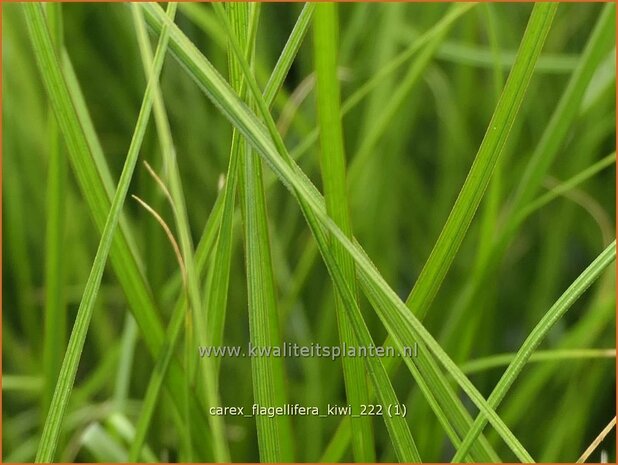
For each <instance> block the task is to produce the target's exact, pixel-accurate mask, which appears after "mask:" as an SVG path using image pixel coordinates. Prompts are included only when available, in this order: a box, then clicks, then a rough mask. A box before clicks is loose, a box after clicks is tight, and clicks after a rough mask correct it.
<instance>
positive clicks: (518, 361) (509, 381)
mask: <svg viewBox="0 0 618 465" xmlns="http://www.w3.org/2000/svg"><path fill="white" fill-rule="evenodd" d="M615 259H616V241H614V242H613V243H611V244H610V245H609V246H608V247H607V248H606V249H605V250H604V251H603V252H602V253H601V254H600V255H599V256H598V257H597V258H596V259H595V260H594V261H593V262H592V263H591V264H590V265H589V266H588V268H586V269H585V270H584V272H583V273H582V274H581V275H579V277H578V278H577V279H576V280H575V281H574V282H573V284H571V285H570V286H569V288H568V289H567V290H566V291H565V292H564V294H562V295H561V296H560V298H559V299H558V300H557V301H556V303H555V304H554V305H552V307H551V308H550V309H549V310H548V311H547V313H545V315H543V318H542V319H541V321H539V323H538V324H537V325H536V326H535V327H534V329H533V330H532V332H531V333H530V334H529V335H528V337H527V338H526V340H525V341H524V343H523V344H522V346H521V348H520V349H519V350H518V351H517V354H516V355H515V358H514V359H513V361H512V362H511V363H510V364H509V367H508V368H507V369H506V371H505V372H504V374H503V375H502V377H501V378H500V381H498V384H497V385H496V387H495V388H494V390H493V392H492V393H491V395H490V396H489V399H487V402H488V403H489V405H490V406H491V408H493V409H495V408H497V407H498V405H500V402H501V401H502V399H504V396H505V395H506V393H507V392H508V390H509V388H510V387H511V386H512V385H513V382H515V380H516V379H517V376H518V375H519V374H520V373H521V371H522V370H523V368H524V367H525V366H526V363H527V361H528V359H529V358H530V356H531V355H532V353H533V352H534V349H535V348H536V347H538V346H539V344H540V343H541V342H542V341H543V339H544V338H545V336H547V333H548V332H549V330H550V329H551V328H552V327H553V326H554V325H555V324H556V322H558V321H559V320H560V319H561V318H562V317H563V316H564V314H565V313H566V312H567V311H568V310H569V308H571V306H572V305H573V303H574V302H575V301H576V300H577V299H578V298H579V297H580V296H581V295H582V294H583V293H584V292H585V291H586V289H588V288H589V287H590V286H591V285H592V284H593V283H594V282H595V281H596V280H597V278H598V277H599V276H600V275H601V273H602V272H603V271H604V270H605V268H607V266H609V265H610V264H611V263H612V262H613V261H614V260H615ZM486 424H487V421H486V419H485V418H484V415H483V414H481V415H479V416H478V417H477V418H476V420H475V422H474V425H473V427H472V429H471V430H470V432H469V433H468V435H467V436H466V438H465V439H464V441H463V442H462V444H461V447H460V448H459V449H458V450H457V454H455V457H454V458H453V462H457V461H460V460H461V458H462V457H464V456H465V454H466V453H467V449H468V448H469V447H470V445H471V444H472V442H474V440H475V439H476V437H477V436H478V434H479V433H480V432H481V431H482V430H483V428H484V427H485V425H486Z"/></svg>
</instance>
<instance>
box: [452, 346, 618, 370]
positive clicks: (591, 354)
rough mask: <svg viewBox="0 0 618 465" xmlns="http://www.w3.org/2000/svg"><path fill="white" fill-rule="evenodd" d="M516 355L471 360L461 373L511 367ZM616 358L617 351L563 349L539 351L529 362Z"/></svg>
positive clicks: (491, 356)
mask: <svg viewBox="0 0 618 465" xmlns="http://www.w3.org/2000/svg"><path fill="white" fill-rule="evenodd" d="M516 356H517V354H516V353H510V354H498V355H490V356H489V357H484V358H479V359H476V360H470V361H469V362H466V363H464V364H463V365H461V371H463V372H464V373H466V374H472V373H478V372H481V371H485V370H491V369H493V368H499V367H502V366H509V365H510V364H511V363H512V362H513V360H515V357H516ZM599 358H616V349H562V350H559V349H558V350H537V351H536V352H534V353H533V354H531V355H530V358H529V359H528V362H554V361H560V360H579V359H599Z"/></svg>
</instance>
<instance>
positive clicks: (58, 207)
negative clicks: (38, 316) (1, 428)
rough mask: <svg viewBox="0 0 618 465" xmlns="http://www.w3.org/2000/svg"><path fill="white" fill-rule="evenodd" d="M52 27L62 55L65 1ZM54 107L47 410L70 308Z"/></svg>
mask: <svg viewBox="0 0 618 465" xmlns="http://www.w3.org/2000/svg"><path fill="white" fill-rule="evenodd" d="M47 20H48V23H49V31H50V35H51V37H52V40H53V41H54V45H55V50H56V53H57V54H58V55H61V54H62V52H63V49H64V43H63V40H62V35H63V29H62V5H61V4H60V3H50V4H48V5H47ZM52 112H53V109H52V108H51V106H50V108H49V118H50V119H49V133H50V134H49V139H50V141H49V143H50V153H49V167H48V174H47V211H48V214H47V225H46V232H45V235H46V244H45V325H44V331H45V333H44V336H43V340H44V344H43V346H44V348H43V358H44V363H43V366H44V367H45V375H44V379H45V393H44V395H43V396H42V399H43V412H47V409H48V408H49V404H50V402H51V399H52V397H53V394H54V386H55V384H56V379H57V377H58V373H59V372H60V366H61V365H62V354H63V353H64V349H65V345H66V334H67V329H66V326H67V314H66V312H67V310H66V304H65V296H64V286H65V282H64V280H65V272H64V266H63V252H62V250H63V247H64V229H65V228H64V218H65V208H66V207H65V195H66V193H65V191H66V179H67V162H66V156H65V154H64V153H63V152H62V151H63V147H62V139H61V137H62V136H61V134H60V130H59V129H58V124H57V123H56V119H55V116H54V115H53V113H52Z"/></svg>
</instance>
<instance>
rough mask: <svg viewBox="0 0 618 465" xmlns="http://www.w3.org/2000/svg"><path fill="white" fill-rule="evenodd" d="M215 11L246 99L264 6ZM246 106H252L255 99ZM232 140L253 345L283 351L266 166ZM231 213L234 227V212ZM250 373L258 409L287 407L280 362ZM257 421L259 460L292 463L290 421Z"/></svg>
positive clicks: (254, 364)
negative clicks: (245, 65) (243, 64)
mask: <svg viewBox="0 0 618 465" xmlns="http://www.w3.org/2000/svg"><path fill="white" fill-rule="evenodd" d="M213 6H214V7H215V10H216V11H217V13H218V16H219V18H220V20H221V21H222V22H223V24H224V26H225V29H226V31H227V32H228V47H229V51H228V61H229V67H230V81H231V83H232V86H234V87H235V90H236V91H237V92H238V93H239V95H241V96H245V95H246V94H245V92H244V89H245V88H246V83H245V79H244V78H243V74H242V71H241V68H240V66H239V64H238V63H237V57H236V56H235V54H234V52H233V51H232V50H236V51H237V52H239V53H240V54H241V55H242V56H243V58H244V57H247V58H248V60H249V61H252V60H253V56H254V54H255V50H254V44H255V33H256V32H257V24H258V21H259V13H260V8H259V7H260V5H259V4H257V3H256V4H247V3H230V4H228V5H227V11H226V10H225V9H224V8H223V7H222V6H221V5H219V4H213ZM235 47H238V48H235ZM240 47H242V49H241V48H240ZM245 98H247V97H245ZM247 103H248V104H250V100H248V101H247ZM233 137H234V138H236V139H237V146H236V148H237V150H238V152H237V153H236V154H232V156H237V157H238V158H239V159H238V162H239V167H238V169H239V174H240V179H241V183H240V184H239V187H240V193H241V194H240V195H241V206H242V212H243V219H244V221H243V223H244V225H245V231H244V236H245V237H244V243H245V265H246V270H247V292H248V311H249V335H250V341H251V344H252V345H253V346H254V347H277V346H281V345H282V342H283V341H282V338H281V330H280V328H279V325H280V323H279V313H278V309H277V297H276V289H275V283H274V273H273V267H272V256H271V250H270V231H269V227H268V216H267V212H266V199H265V195H264V184H263V180H262V162H261V160H260V159H259V158H257V157H254V156H252V155H251V148H250V146H249V145H248V144H247V143H246V141H245V140H243V139H241V138H240V134H238V133H236V131H235V135H234V136H233ZM233 148H234V147H233ZM228 213H229V215H228V216H229V217H230V223H231V217H232V215H233V208H232V209H230V210H229V212H228ZM251 373H252V380H253V398H254V402H255V403H256V404H258V405H263V406H266V407H276V406H279V405H284V404H285V403H286V399H287V394H286V391H285V389H286V387H285V385H286V381H285V372H284V367H283V363H282V360H281V359H280V358H278V357H268V356H266V357H262V356H257V357H252V359H251ZM255 421H256V428H257V437H258V446H259V450H260V459H261V460H262V461H263V462H282V461H283V462H290V461H293V460H294V451H293V435H292V430H291V422H290V420H289V418H288V417H286V416H276V417H273V418H268V417H265V416H258V417H257V418H256V419H255Z"/></svg>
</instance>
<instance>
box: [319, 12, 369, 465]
mask: <svg viewBox="0 0 618 465" xmlns="http://www.w3.org/2000/svg"><path fill="white" fill-rule="evenodd" d="M313 33H314V34H313V37H314V39H313V40H314V42H313V43H314V51H315V69H316V79H317V106H318V116H319V130H320V145H321V151H320V156H321V157H320V161H321V167H322V180H323V185H324V199H325V201H326V209H327V211H328V214H329V215H330V216H331V218H332V219H333V220H334V221H335V223H337V224H338V225H339V227H340V228H341V230H342V231H343V232H344V233H346V234H348V235H349V236H352V224H351V220H350V215H349V212H348V199H347V195H346V190H347V189H346V174H345V171H346V168H345V165H346V162H345V151H344V146H343V129H342V127H341V108H340V89H339V80H338V79H337V63H338V60H337V41H338V33H339V25H338V16H337V5H336V4H334V3H321V4H319V5H317V7H316V14H315V20H314V26H313ZM331 247H332V251H333V255H334V256H335V258H336V262H337V265H338V266H339V267H340V268H341V272H342V274H343V277H344V279H345V280H346V281H347V282H348V283H349V286H350V290H351V291H352V294H353V295H356V294H357V290H356V273H355V270H354V262H353V261H352V259H351V258H350V257H349V256H348V255H347V254H346V253H345V251H344V250H343V248H342V247H341V246H340V245H339V244H337V243H336V242H333V243H332V245H331ZM336 311H337V321H338V324H339V340H340V342H341V344H345V345H349V346H357V341H356V337H355V336H354V330H353V329H352V327H351V324H350V321H349V320H348V317H347V315H346V313H345V309H344V308H343V304H342V302H341V301H340V299H339V298H337V300H336ZM342 365H343V374H344V382H345V388H346V393H347V399H348V403H349V404H351V405H352V406H353V407H352V408H353V412H354V413H355V414H357V409H359V411H360V406H361V405H368V404H369V390H368V387H367V380H366V376H365V366H364V363H363V361H362V360H361V359H357V358H344V359H343V360H342ZM350 421H351V427H352V445H353V450H354V459H355V460H356V461H357V462H375V460H376V458H375V444H374V438H373V428H372V424H371V418H370V417H368V416H360V415H359V416H353V417H352V419H351V420H350Z"/></svg>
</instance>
